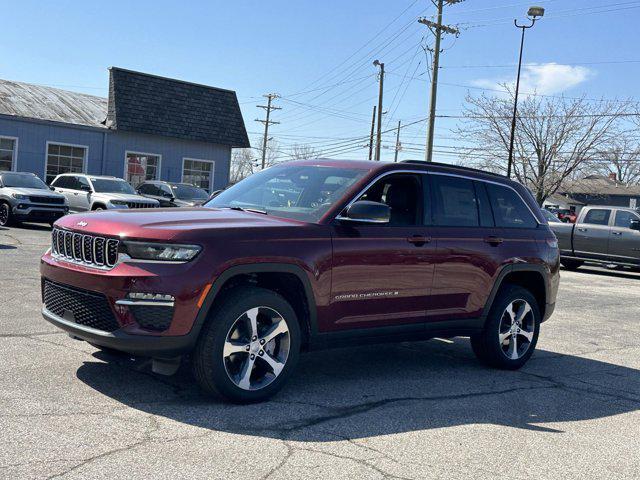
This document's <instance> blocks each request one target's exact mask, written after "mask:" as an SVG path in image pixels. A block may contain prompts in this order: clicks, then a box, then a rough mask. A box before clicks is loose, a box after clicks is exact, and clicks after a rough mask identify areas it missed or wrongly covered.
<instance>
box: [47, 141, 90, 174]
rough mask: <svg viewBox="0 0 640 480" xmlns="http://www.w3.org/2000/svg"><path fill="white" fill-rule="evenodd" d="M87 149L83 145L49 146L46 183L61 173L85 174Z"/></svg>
mask: <svg viewBox="0 0 640 480" xmlns="http://www.w3.org/2000/svg"><path fill="white" fill-rule="evenodd" d="M86 158H87V147H84V146H82V145H65V144H58V143H48V144H47V168H46V182H47V183H51V181H52V180H53V179H54V178H56V176H58V175H60V174H61V173H83V172H84V165H85V160H86Z"/></svg>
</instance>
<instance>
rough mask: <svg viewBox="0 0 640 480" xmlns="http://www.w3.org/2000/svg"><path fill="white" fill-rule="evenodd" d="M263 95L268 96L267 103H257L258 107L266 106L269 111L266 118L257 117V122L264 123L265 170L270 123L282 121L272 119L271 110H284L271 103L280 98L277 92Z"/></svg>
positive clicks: (263, 154) (263, 156) (275, 123)
mask: <svg viewBox="0 0 640 480" xmlns="http://www.w3.org/2000/svg"><path fill="white" fill-rule="evenodd" d="M263 97H266V98H267V104H266V105H256V106H257V107H258V108H264V109H265V110H266V111H267V117H266V119H265V120H260V119H259V118H256V122H260V123H264V137H263V139H262V170H264V167H265V162H266V159H267V141H268V140H269V125H278V124H279V123H280V122H274V121H273V120H270V118H271V110H282V108H281V107H274V106H273V105H271V102H272V101H273V100H275V99H276V98H278V95H277V94H275V93H269V94H267V95H263Z"/></svg>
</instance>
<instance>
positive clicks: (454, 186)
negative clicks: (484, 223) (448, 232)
mask: <svg viewBox="0 0 640 480" xmlns="http://www.w3.org/2000/svg"><path fill="white" fill-rule="evenodd" d="M431 184H432V186H433V199H434V202H435V205H434V211H433V221H434V224H435V225H438V226H451V227H477V226H479V225H480V221H479V218H478V205H477V203H478V202H477V199H476V192H475V189H474V187H473V181H471V180H468V179H466V178H458V177H449V176H446V175H432V176H431Z"/></svg>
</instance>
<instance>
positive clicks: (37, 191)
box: [3, 187, 64, 198]
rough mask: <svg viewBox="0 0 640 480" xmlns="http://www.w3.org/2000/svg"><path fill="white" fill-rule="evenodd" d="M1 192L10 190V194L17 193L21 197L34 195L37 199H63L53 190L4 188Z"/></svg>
mask: <svg viewBox="0 0 640 480" xmlns="http://www.w3.org/2000/svg"><path fill="white" fill-rule="evenodd" d="M3 190H11V193H19V194H21V195H34V196H38V197H52V198H60V197H64V195H61V194H60V193H56V192H54V191H53V190H44V189H42V188H22V187H4V188H3Z"/></svg>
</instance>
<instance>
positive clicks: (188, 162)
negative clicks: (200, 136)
mask: <svg viewBox="0 0 640 480" xmlns="http://www.w3.org/2000/svg"><path fill="white" fill-rule="evenodd" d="M212 180H213V162H210V161H206V160H194V159H191V158H185V159H184V163H183V166H182V181H183V182H184V183H191V184H193V185H196V186H198V187H200V188H204V189H205V190H207V191H209V190H210V189H211V182H212Z"/></svg>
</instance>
